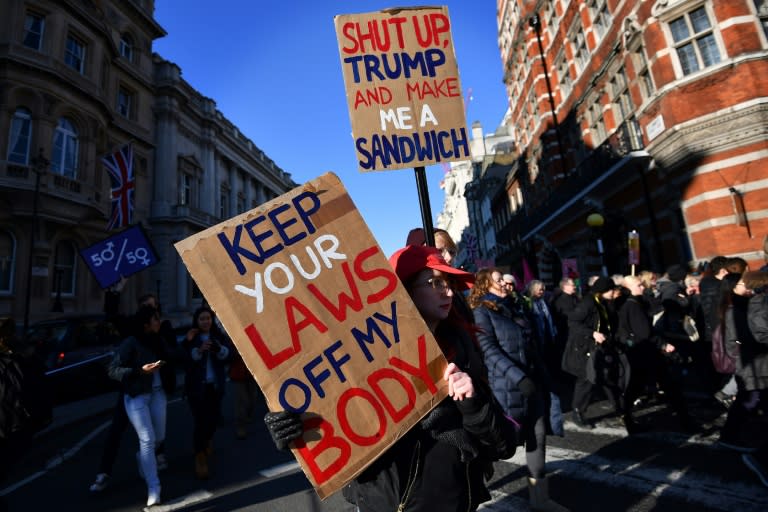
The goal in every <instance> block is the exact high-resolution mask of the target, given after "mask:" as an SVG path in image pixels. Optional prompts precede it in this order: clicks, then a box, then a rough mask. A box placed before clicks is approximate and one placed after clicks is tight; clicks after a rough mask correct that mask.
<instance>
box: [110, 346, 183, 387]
mask: <svg viewBox="0 0 768 512" xmlns="http://www.w3.org/2000/svg"><path fill="white" fill-rule="evenodd" d="M159 359H162V360H164V361H166V362H167V363H168V364H166V365H165V366H162V367H161V368H160V380H161V381H162V384H163V389H164V390H165V392H166V393H172V392H173V390H174V389H175V388H176V373H175V371H174V369H173V364H171V363H170V362H168V361H169V352H168V350H167V348H166V347H165V341H164V340H163V338H162V337H161V336H160V335H159V334H154V333H145V334H142V335H141V337H139V338H136V337H134V336H129V337H128V338H126V339H125V340H123V342H122V343H121V344H120V346H119V347H118V349H117V351H116V352H115V355H114V356H113V358H112V361H111V362H110V364H109V366H108V368H107V372H108V374H109V376H110V377H111V378H113V379H115V380H116V381H118V382H120V386H121V389H122V391H123V392H124V393H125V394H126V395H128V396H130V397H135V396H138V395H141V394H144V393H150V392H151V391H152V381H153V379H154V377H153V375H152V374H148V373H144V372H142V371H141V367H142V366H144V365H145V364H148V363H154V362H155V361H157V360H159Z"/></svg>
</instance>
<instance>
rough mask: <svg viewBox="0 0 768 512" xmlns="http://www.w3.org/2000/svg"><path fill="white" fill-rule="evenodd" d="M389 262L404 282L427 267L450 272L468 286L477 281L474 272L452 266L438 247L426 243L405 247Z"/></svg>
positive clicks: (458, 280)
mask: <svg viewBox="0 0 768 512" xmlns="http://www.w3.org/2000/svg"><path fill="white" fill-rule="evenodd" d="M389 264H390V265H392V268H393V269H394V270H395V274H397V277H399V278H400V281H402V282H404V283H405V282H407V281H408V280H409V279H410V278H412V277H413V276H414V275H416V274H417V273H418V272H421V271H422V270H424V269H425V268H431V269H433V270H439V271H441V272H443V273H445V274H449V275H451V276H452V277H453V278H454V279H455V281H456V282H457V283H459V284H462V285H464V286H466V287H467V288H471V287H472V283H474V281H475V276H474V274H471V273H469V272H465V271H463V270H461V269H458V268H455V267H452V266H450V265H449V264H448V263H446V262H445V259H443V256H442V254H440V251H439V250H438V249H435V248H434V247H429V246H426V245H408V246H406V247H403V248H402V249H400V250H398V251H396V252H395V253H394V254H393V255H392V256H390V258H389Z"/></svg>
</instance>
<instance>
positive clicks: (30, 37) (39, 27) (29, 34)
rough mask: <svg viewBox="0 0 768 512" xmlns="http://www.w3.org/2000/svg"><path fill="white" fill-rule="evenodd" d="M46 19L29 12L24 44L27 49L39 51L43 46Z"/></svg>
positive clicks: (26, 20)
mask: <svg viewBox="0 0 768 512" xmlns="http://www.w3.org/2000/svg"><path fill="white" fill-rule="evenodd" d="M44 28H45V18H43V17H42V16H40V15H38V14H33V13H30V12H28V13H27V17H26V18H24V39H23V41H22V44H23V45H24V46H26V47H27V48H32V49H33V50H39V49H40V48H41V47H42V45H43V30H44Z"/></svg>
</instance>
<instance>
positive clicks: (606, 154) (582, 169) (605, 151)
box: [515, 119, 644, 235]
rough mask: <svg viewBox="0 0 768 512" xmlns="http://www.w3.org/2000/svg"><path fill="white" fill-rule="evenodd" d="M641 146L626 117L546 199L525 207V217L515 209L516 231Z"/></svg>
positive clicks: (543, 216) (530, 224) (530, 225)
mask: <svg viewBox="0 0 768 512" xmlns="http://www.w3.org/2000/svg"><path fill="white" fill-rule="evenodd" d="M643 148H644V146H643V142H642V138H641V137H640V131H639V127H638V126H637V122H636V121H635V120H634V119H628V120H627V121H625V122H624V123H622V124H621V125H620V126H619V127H618V128H617V129H616V131H615V132H614V133H613V134H611V136H610V137H608V139H607V140H606V141H605V142H603V143H602V144H600V145H599V146H598V147H596V148H595V149H594V150H592V152H591V153H590V154H589V155H588V156H587V157H586V158H585V159H584V160H582V161H581V162H580V163H579V164H578V165H577V166H576V168H575V169H574V170H573V172H572V173H571V174H570V175H569V176H568V177H567V178H566V179H565V180H563V181H561V183H560V186H558V187H556V188H554V190H552V192H551V193H548V194H547V197H546V199H544V200H543V201H542V202H540V203H538V204H536V205H534V208H528V209H527V210H528V215H527V216H526V215H525V212H524V211H523V210H522V209H521V210H519V211H518V213H517V215H515V217H516V218H518V219H520V220H519V229H520V234H521V235H522V234H525V233H527V232H528V231H530V230H531V229H533V228H534V227H536V226H538V225H539V224H541V223H542V222H543V221H544V220H545V219H546V218H547V217H549V216H550V215H551V214H552V213H553V212H554V211H555V210H557V208H558V207H560V206H562V205H563V204H565V203H566V202H567V201H568V200H569V199H571V198H572V197H573V195H574V193H577V192H579V191H580V190H583V189H584V188H586V187H587V185H589V184H590V183H592V182H594V181H595V180H596V179H597V178H599V177H600V176H602V175H603V174H604V173H606V172H607V171H608V170H610V169H611V168H612V167H613V166H614V165H615V164H616V163H618V162H619V161H620V160H621V159H622V158H624V157H625V156H627V155H628V154H629V153H630V152H632V151H639V150H641V149H643ZM545 172H546V171H545ZM526 192H527V194H528V196H529V197H530V195H531V194H532V191H531V190H526ZM532 210H533V211H532Z"/></svg>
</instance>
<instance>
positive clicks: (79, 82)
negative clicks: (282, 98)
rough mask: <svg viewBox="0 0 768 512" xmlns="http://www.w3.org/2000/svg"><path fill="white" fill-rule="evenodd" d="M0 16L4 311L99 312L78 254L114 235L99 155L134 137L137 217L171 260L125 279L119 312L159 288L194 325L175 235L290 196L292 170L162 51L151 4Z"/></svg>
mask: <svg viewBox="0 0 768 512" xmlns="http://www.w3.org/2000/svg"><path fill="white" fill-rule="evenodd" d="M0 13H2V16H0V315H12V316H14V317H15V318H16V319H17V321H18V322H19V324H22V323H23V324H27V323H31V322H33V321H35V320H38V319H41V318H44V317H48V316H51V315H52V314H56V313H60V312H66V313H74V312H79V313H83V312H99V311H102V310H103V307H104V291H103V290H102V289H101V287H100V286H99V284H98V282H97V281H96V279H95V278H94V277H93V275H92V274H91V273H90V271H89V270H88V268H87V267H86V265H85V264H84V262H83V260H82V259H81V257H80V251H81V250H82V249H84V248H86V247H88V246H90V245H93V244H95V243H97V242H99V241H100V240H103V239H104V238H107V237H108V236H110V235H111V234H114V232H109V231H107V222H108V219H109V216H110V211H111V210H110V208H111V202H110V180H109V177H108V175H107V173H106V171H105V169H104V166H103V164H102V157H104V156H105V155H107V154H109V153H111V152H112V151H115V150H116V149H118V148H119V147H121V146H123V145H125V144H126V143H128V142H130V143H131V145H132V148H133V154H134V160H133V165H134V171H135V180H136V182H135V189H134V190H135V210H134V214H133V223H134V224H141V225H142V226H143V227H144V228H145V230H146V232H147V233H148V234H149V236H150V239H151V240H152V242H153V245H154V246H155V248H156V249H157V251H158V253H159V256H160V258H161V262H160V264H159V265H158V266H156V267H152V268H151V269H149V270H146V271H142V272H140V273H138V274H135V275H134V276H131V277H130V278H128V279H127V283H126V286H125V288H124V289H123V292H122V295H121V303H120V307H121V311H122V312H124V313H129V312H132V310H133V308H134V307H135V304H136V299H137V298H138V297H139V296H140V295H142V294H144V293H147V292H154V293H159V294H160V299H161V302H163V304H164V307H165V309H166V313H170V314H172V315H176V316H179V317H182V316H183V317H184V318H185V321H186V319H187V318H188V315H189V313H190V312H191V311H192V309H193V308H194V307H195V306H196V305H197V304H199V302H200V300H201V298H200V297H199V294H195V293H194V291H193V290H192V287H191V285H190V280H189V277H188V276H187V275H186V271H184V270H183V266H182V267H181V268H180V266H179V260H178V257H177V256H176V254H175V251H173V248H172V245H171V243H172V242H173V241H175V240H179V239H181V238H183V237H185V236H188V235H189V234H191V233H193V232H195V231H198V230H200V229H202V228H204V227H207V226H209V225H211V224H213V223H215V222H218V221H219V220H221V219H223V218H226V217H228V216H231V215H233V214H234V213H236V212H238V211H243V209H244V208H250V207H252V206H254V205H255V204H258V202H260V201H262V200H266V199H269V198H271V197H274V196H276V195H279V194H282V193H283V192H284V191H286V190H289V189H290V188H292V187H293V186H294V183H293V182H292V181H291V179H290V176H289V175H288V174H286V173H285V172H284V171H282V170H281V169H279V168H278V167H277V166H276V165H275V164H274V162H272V161H271V160H269V159H268V158H267V157H266V156H265V155H264V154H263V152H261V151H260V150H259V149H258V148H256V147H255V145H254V144H253V143H252V142H251V141H248V140H247V139H246V138H245V137H243V136H242V135H241V134H239V133H238V130H237V129H236V128H235V127H234V126H232V124H231V123H230V122H229V121H228V120H226V119H225V118H224V116H223V115H222V114H221V112H219V111H217V110H216V108H215V103H214V102H213V101H212V100H210V99H208V98H204V97H202V96H201V95H200V94H199V93H198V92H196V91H194V89H192V87H191V86H190V85H189V84H186V83H185V82H184V81H183V80H181V79H180V77H179V75H180V72H179V70H178V67H176V66H174V65H172V64H170V63H167V62H165V61H163V59H162V58H160V57H158V56H156V55H153V52H152V43H153V41H154V40H155V39H157V38H159V37H163V36H165V35H166V33H165V31H164V30H163V28H162V27H161V26H160V25H159V24H158V23H157V22H156V21H155V20H154V18H153V13H154V1H153V0H126V1H102V2H92V1H46V0H38V1H22V0H0ZM185 172H187V173H188V175H190V176H192V180H191V181H190V182H189V184H190V187H191V189H190V192H189V194H188V195H187V196H184V193H182V192H180V191H179V186H180V182H179V180H180V177H181V175H182V174H183V173H185ZM195 180H197V181H195ZM185 197H186V198H188V199H189V202H187V203H184V198H185ZM222 204H223V205H224V206H222Z"/></svg>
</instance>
